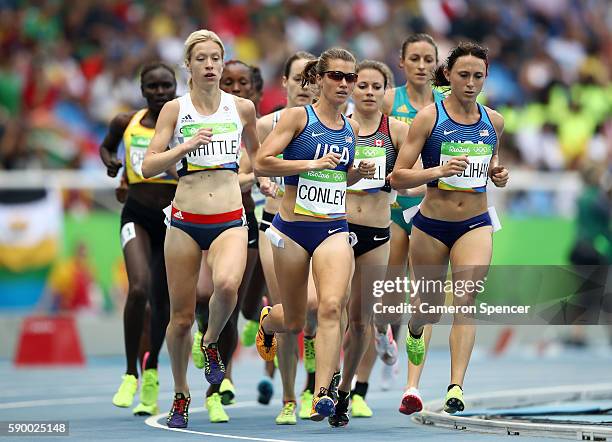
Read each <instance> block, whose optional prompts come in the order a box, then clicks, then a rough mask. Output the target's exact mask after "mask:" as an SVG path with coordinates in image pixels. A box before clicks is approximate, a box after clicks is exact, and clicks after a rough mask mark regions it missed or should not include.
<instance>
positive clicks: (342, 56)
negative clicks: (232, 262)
mask: <svg viewBox="0 0 612 442" xmlns="http://www.w3.org/2000/svg"><path fill="white" fill-rule="evenodd" d="M302 75H303V77H304V80H303V81H304V84H307V83H311V84H312V83H316V85H317V87H318V89H319V90H320V98H319V100H318V102H317V104H316V106H314V107H313V106H306V107H305V108H302V107H296V108H291V109H286V110H285V112H284V115H283V118H281V119H280V120H279V122H278V124H277V125H276V127H275V128H274V130H273V131H272V133H271V134H270V136H268V137H267V138H266V141H265V142H264V149H263V151H262V152H261V153H260V154H259V155H258V156H257V158H256V167H255V169H256V170H258V171H259V172H260V173H261V174H263V175H270V176H284V177H285V179H284V182H285V194H284V195H283V199H282V201H281V206H280V209H279V212H278V213H277V214H276V216H275V217H274V220H273V222H272V227H270V228H269V229H268V232H267V235H268V237H269V238H270V240H271V241H272V242H273V245H274V247H273V253H274V268H275V270H276V276H277V278H278V287H279V292H280V295H281V298H282V304H277V305H275V306H274V307H272V308H270V307H265V308H264V309H263V310H262V313H261V317H260V329H259V332H258V335H257V350H258V351H259V354H260V355H261V356H262V358H264V359H266V360H271V359H273V358H274V355H275V353H276V346H277V344H276V338H275V335H274V334H275V333H276V332H288V333H293V334H298V333H299V332H300V331H301V330H302V329H303V328H304V321H305V318H306V301H307V285H308V274H309V271H310V263H311V260H312V273H313V278H314V282H315V287H316V292H317V296H318V302H319V304H318V329H317V339H316V342H315V347H316V382H315V390H317V389H318V395H317V396H315V397H314V399H313V403H312V409H311V415H310V417H311V419H312V420H316V421H320V420H323V419H324V418H325V417H328V416H330V415H332V414H333V413H334V408H335V404H334V399H333V398H332V397H330V396H333V393H332V392H330V391H329V390H330V388H329V385H330V383H331V380H332V375H333V373H334V370H335V369H336V367H337V366H338V362H339V360H338V359H339V355H340V346H341V343H342V337H343V335H344V328H343V327H342V325H343V324H342V322H343V321H342V317H343V311H344V309H345V307H346V302H347V298H348V296H347V295H348V285H349V282H350V278H351V276H352V267H353V256H352V255H353V253H352V250H351V247H350V245H349V241H348V224H347V222H346V208H345V197H346V187H347V185H349V186H350V185H352V184H354V183H356V182H357V181H359V179H361V177H362V176H372V175H373V174H374V164H373V163H370V162H362V163H361V164H360V167H359V168H353V167H352V166H353V159H354V154H355V142H356V138H357V134H358V133H359V128H358V126H357V124H356V123H355V122H353V121H351V120H349V119H347V118H346V117H345V116H344V115H342V114H341V113H340V107H341V106H342V105H343V104H344V103H345V102H346V100H348V98H349V96H350V94H351V92H352V90H353V87H354V86H355V82H356V81H357V74H356V73H355V58H354V57H353V55H352V54H351V53H350V52H348V51H346V50H344V49H340V48H333V49H329V50H327V51H325V52H324V53H323V54H321V56H320V57H319V58H318V59H317V60H311V61H309V62H308V63H307V64H306V66H305V68H304V72H303V74H302ZM281 153H282V154H283V159H280V158H277V155H279V154H281Z"/></svg>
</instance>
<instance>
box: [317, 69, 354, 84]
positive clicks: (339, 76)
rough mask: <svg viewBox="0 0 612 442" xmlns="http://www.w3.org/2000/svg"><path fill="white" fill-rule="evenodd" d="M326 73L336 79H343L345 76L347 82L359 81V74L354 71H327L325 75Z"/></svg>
mask: <svg viewBox="0 0 612 442" xmlns="http://www.w3.org/2000/svg"><path fill="white" fill-rule="evenodd" d="M325 74H327V76H328V77H329V78H331V79H332V80H334V81H342V79H343V78H345V79H346V82H347V83H355V82H356V81H357V74H356V73H354V72H348V73H347V72H342V71H325V72H323V75H325Z"/></svg>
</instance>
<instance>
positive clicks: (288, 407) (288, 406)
mask: <svg viewBox="0 0 612 442" xmlns="http://www.w3.org/2000/svg"><path fill="white" fill-rule="evenodd" d="M275 421H276V425H295V424H297V420H296V418H295V402H293V401H288V402H285V403H284V405H283V408H282V410H281V411H280V413H279V414H278V416H276V419H275Z"/></svg>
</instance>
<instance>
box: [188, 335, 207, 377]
mask: <svg viewBox="0 0 612 442" xmlns="http://www.w3.org/2000/svg"><path fill="white" fill-rule="evenodd" d="M191 359H193V365H195V366H196V368H199V369H202V368H204V353H202V332H200V331H199V330H198V331H197V332H195V334H194V335H193V344H192V346H191Z"/></svg>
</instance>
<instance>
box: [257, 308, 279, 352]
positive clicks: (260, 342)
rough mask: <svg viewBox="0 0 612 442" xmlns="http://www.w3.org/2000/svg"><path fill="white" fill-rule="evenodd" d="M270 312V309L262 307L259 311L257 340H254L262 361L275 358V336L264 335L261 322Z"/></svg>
mask: <svg viewBox="0 0 612 442" xmlns="http://www.w3.org/2000/svg"><path fill="white" fill-rule="evenodd" d="M270 310H272V307H264V308H262V309H261V314H260V315H259V330H257V338H256V339H255V343H256V344H257V352H258V353H259V356H261V357H262V359H263V360H264V361H273V360H274V356H276V345H277V344H276V336H275V335H274V333H272V334H271V335H269V334H267V333H264V330H263V326H262V323H263V320H264V319H266V316H268V315H269V314H270Z"/></svg>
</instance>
